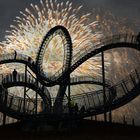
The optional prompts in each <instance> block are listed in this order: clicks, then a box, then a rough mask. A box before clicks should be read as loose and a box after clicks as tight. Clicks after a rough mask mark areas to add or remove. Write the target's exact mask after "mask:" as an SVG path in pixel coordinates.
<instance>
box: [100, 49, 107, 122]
mask: <svg viewBox="0 0 140 140" xmlns="http://www.w3.org/2000/svg"><path fill="white" fill-rule="evenodd" d="M101 57H102V80H103V100H104V105H105V103H106V96H105V66H104V52H103V51H102V52H101ZM104 121H105V122H106V121H107V113H106V111H105V112H104Z"/></svg>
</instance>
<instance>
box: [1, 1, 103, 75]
mask: <svg viewBox="0 0 140 140" xmlns="http://www.w3.org/2000/svg"><path fill="white" fill-rule="evenodd" d="M81 8H82V6H79V7H77V8H73V6H72V3H70V2H69V1H67V2H61V3H59V2H57V1H54V2H53V1H52V0H50V1H49V0H46V1H44V2H43V1H42V0H41V1H40V5H39V6H38V5H33V4H31V7H30V8H29V9H27V8H26V9H25V12H20V13H21V17H16V20H14V21H15V24H14V25H11V26H10V27H11V30H10V31H7V33H8V34H7V35H6V36H5V38H6V40H5V41H3V42H2V43H1V44H2V45H4V46H5V47H4V49H5V50H7V51H8V52H9V51H11V52H12V51H13V50H15V49H16V50H17V51H18V52H19V53H20V52H22V53H24V54H27V55H29V56H31V57H32V58H33V59H35V57H36V53H37V50H38V47H39V45H40V44H41V41H42V39H43V37H44V36H45V34H46V33H47V32H48V31H49V30H50V29H51V28H52V27H54V26H56V25H63V26H65V27H66V28H67V29H68V31H69V32H70V35H71V38H72V42H73V55H74V54H76V53H77V52H79V51H82V50H83V49H85V48H88V47H91V46H93V43H94V41H97V40H98V38H100V37H101V36H102V34H100V32H98V31H94V30H92V29H93V28H92V27H96V26H98V24H97V21H94V22H91V23H88V24H87V21H89V16H90V14H89V13H88V14H85V15H81V16H77V15H80V14H79V13H80V9H81ZM61 46H63V43H62V39H61V38H60V37H59V36H56V37H55V38H54V39H53V40H52V41H51V42H50V44H49V46H47V51H46V53H45V56H44V57H45V59H44V61H43V67H44V69H45V70H46V71H47V72H48V73H51V72H54V73H55V72H56V71H57V70H58V69H59V68H60V67H62V63H63V56H64V55H63V52H64V51H63V47H61ZM58 54H59V56H58ZM57 60H59V61H57ZM94 61H95V64H93V62H94ZM94 61H93V60H89V61H88V63H86V64H85V65H84V68H83V69H80V68H79V69H77V70H76V71H75V74H77V75H81V74H85V73H89V72H90V71H89V69H91V67H92V69H93V71H94V70H96V72H93V73H94V75H97V74H98V73H97V70H99V69H100V66H99V65H98V61H99V60H98V58H96V57H95V58H94ZM93 65H94V67H93ZM79 71H80V72H79ZM92 75H93V74H92Z"/></svg>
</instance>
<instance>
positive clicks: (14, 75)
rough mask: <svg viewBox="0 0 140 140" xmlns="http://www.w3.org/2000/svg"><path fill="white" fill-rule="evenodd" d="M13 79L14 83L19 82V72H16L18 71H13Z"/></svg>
mask: <svg viewBox="0 0 140 140" xmlns="http://www.w3.org/2000/svg"><path fill="white" fill-rule="evenodd" d="M13 79H14V81H16V80H17V71H16V69H14V71H13Z"/></svg>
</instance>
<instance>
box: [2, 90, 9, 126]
mask: <svg viewBox="0 0 140 140" xmlns="http://www.w3.org/2000/svg"><path fill="white" fill-rule="evenodd" d="M7 98H8V91H5V98H4V104H5V106H7ZM5 124H6V113H4V114H3V125H5Z"/></svg>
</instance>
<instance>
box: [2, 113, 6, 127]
mask: <svg viewBox="0 0 140 140" xmlns="http://www.w3.org/2000/svg"><path fill="white" fill-rule="evenodd" d="M5 124H6V114H5V113H3V125H5Z"/></svg>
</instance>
